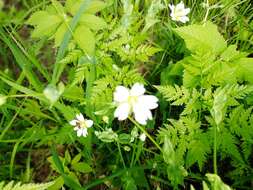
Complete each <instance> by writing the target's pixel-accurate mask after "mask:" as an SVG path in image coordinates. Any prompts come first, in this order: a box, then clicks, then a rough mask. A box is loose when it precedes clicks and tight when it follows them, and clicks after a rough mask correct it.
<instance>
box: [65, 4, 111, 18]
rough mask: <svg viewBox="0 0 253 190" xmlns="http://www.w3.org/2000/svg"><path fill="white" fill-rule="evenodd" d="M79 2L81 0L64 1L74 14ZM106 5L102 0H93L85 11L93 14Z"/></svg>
mask: <svg viewBox="0 0 253 190" xmlns="http://www.w3.org/2000/svg"><path fill="white" fill-rule="evenodd" d="M81 2H82V1H80V0H74V1H73V0H68V1H67V3H66V8H67V10H68V11H69V12H70V13H71V14H72V15H75V14H76V13H77V11H78V9H79V7H80V4H81ZM106 6H107V4H106V3H104V2H103V1H99V0H93V1H92V2H91V3H90V5H89V7H88V8H87V10H86V11H85V12H86V13H90V14H95V13H97V12H99V11H101V10H102V9H104V8H105V7H106Z"/></svg>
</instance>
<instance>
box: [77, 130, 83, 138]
mask: <svg viewBox="0 0 253 190" xmlns="http://www.w3.org/2000/svg"><path fill="white" fill-rule="evenodd" d="M82 134H83V130H82V129H79V130H78V131H77V136H78V137H81V136H82Z"/></svg>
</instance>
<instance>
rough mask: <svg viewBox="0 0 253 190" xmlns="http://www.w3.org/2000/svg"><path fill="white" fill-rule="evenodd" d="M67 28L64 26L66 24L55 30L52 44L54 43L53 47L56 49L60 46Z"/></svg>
mask: <svg viewBox="0 0 253 190" xmlns="http://www.w3.org/2000/svg"><path fill="white" fill-rule="evenodd" d="M67 29H68V27H67V25H66V23H62V24H61V25H60V26H59V27H58V29H57V30H56V33H55V35H54V42H55V46H56V47H58V46H60V44H61V42H62V40H63V37H64V34H65V33H66V31H67Z"/></svg>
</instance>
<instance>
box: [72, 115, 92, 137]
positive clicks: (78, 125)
mask: <svg viewBox="0 0 253 190" xmlns="http://www.w3.org/2000/svg"><path fill="white" fill-rule="evenodd" d="M69 123H70V125H73V126H75V128H74V130H75V131H76V132H77V136H78V137H80V136H84V137H86V136H87V135H88V128H90V127H92V125H93V121H92V120H88V119H84V117H83V114H81V113H80V114H77V115H76V118H75V119H74V120H72V121H70V122H69Z"/></svg>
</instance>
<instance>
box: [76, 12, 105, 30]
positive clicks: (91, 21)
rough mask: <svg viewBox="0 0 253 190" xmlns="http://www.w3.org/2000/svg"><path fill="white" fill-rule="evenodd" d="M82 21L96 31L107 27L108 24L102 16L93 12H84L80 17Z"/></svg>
mask: <svg viewBox="0 0 253 190" xmlns="http://www.w3.org/2000/svg"><path fill="white" fill-rule="evenodd" d="M80 22H81V23H82V24H85V25H86V26H87V27H88V28H90V29H92V30H95V31H96V30H100V29H103V28H106V26H107V24H106V22H105V21H104V20H103V19H102V18H100V17H98V16H95V15H92V14H83V15H82V16H81V18H80Z"/></svg>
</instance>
